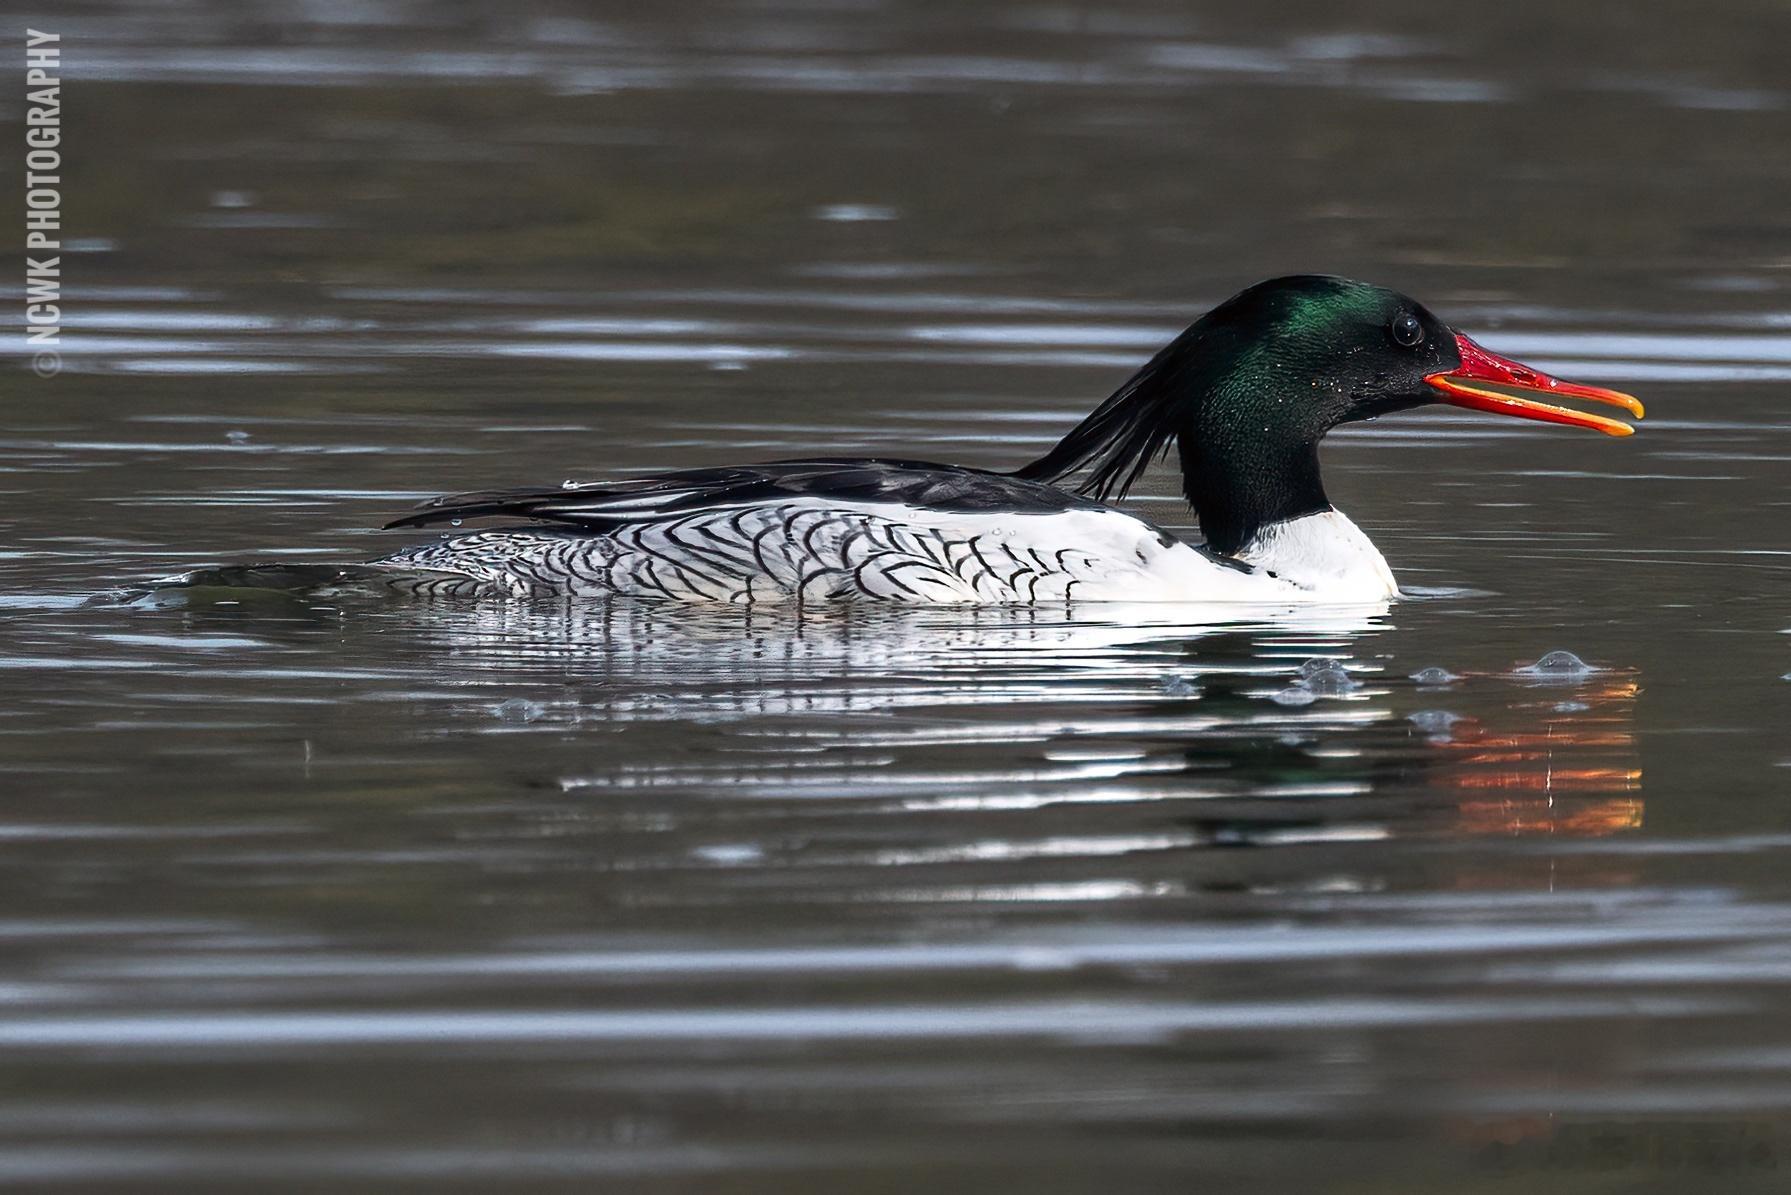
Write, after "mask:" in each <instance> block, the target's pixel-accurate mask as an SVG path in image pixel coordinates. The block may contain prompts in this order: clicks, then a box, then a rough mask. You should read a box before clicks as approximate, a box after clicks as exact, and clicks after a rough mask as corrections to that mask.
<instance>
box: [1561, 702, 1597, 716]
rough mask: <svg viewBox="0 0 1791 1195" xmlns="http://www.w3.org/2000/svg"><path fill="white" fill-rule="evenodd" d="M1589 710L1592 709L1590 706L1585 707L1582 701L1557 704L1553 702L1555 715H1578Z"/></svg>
mask: <svg viewBox="0 0 1791 1195" xmlns="http://www.w3.org/2000/svg"><path fill="white" fill-rule="evenodd" d="M1591 708H1592V707H1591V706H1589V705H1587V704H1586V703H1585V702H1583V701H1557V702H1555V712H1556V713H1557V714H1578V713H1582V712H1584V711H1586V710H1589V709H1591Z"/></svg>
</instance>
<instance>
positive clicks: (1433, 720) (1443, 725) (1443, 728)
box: [1406, 710, 1461, 735]
mask: <svg viewBox="0 0 1791 1195" xmlns="http://www.w3.org/2000/svg"><path fill="white" fill-rule="evenodd" d="M1406 721H1407V722H1410V723H1411V724H1412V725H1413V726H1416V727H1417V728H1418V729H1419V730H1422V731H1423V732H1424V733H1425V734H1442V735H1446V734H1448V733H1449V728H1450V727H1451V726H1454V725H1455V724H1456V723H1457V722H1459V721H1461V715H1460V714H1452V713H1450V712H1449V711H1448V710H1419V711H1418V712H1417V713H1415V714H1407V715H1406Z"/></svg>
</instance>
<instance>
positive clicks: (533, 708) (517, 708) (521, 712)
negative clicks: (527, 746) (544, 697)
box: [491, 697, 547, 722]
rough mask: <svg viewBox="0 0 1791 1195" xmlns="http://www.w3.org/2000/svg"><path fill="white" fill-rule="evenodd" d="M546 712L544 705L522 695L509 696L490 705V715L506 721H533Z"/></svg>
mask: <svg viewBox="0 0 1791 1195" xmlns="http://www.w3.org/2000/svg"><path fill="white" fill-rule="evenodd" d="M546 713H547V707H546V706H544V705H542V704H541V703H540V702H539V701H530V700H528V699H527V698H524V697H511V698H508V699H506V700H504V701H500V702H498V703H497V704H496V705H494V706H492V707H491V714H492V716H493V717H497V718H502V719H503V720H504V721H506V722H534V721H536V720H537V719H539V718H540V717H541V716H542V715H544V714H546Z"/></svg>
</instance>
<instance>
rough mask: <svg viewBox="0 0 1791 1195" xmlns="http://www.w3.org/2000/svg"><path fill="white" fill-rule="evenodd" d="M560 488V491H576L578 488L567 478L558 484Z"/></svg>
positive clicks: (576, 484)
mask: <svg viewBox="0 0 1791 1195" xmlns="http://www.w3.org/2000/svg"><path fill="white" fill-rule="evenodd" d="M560 488H561V489H562V490H576V489H577V488H578V483H577V482H576V481H573V480H572V479H571V478H570V477H568V478H567V479H566V480H565V481H562V482H561V483H560Z"/></svg>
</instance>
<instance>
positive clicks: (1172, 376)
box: [1014, 328, 1196, 502]
mask: <svg viewBox="0 0 1791 1195" xmlns="http://www.w3.org/2000/svg"><path fill="white" fill-rule="evenodd" d="M1195 334H1196V329H1194V328H1190V329H1189V330H1188V331H1186V332H1184V333H1182V334H1181V335H1180V336H1178V337H1176V338H1175V339H1174V340H1173V341H1171V342H1170V343H1169V344H1168V345H1166V346H1165V347H1164V348H1163V349H1162V350H1161V351H1159V352H1158V353H1157V355H1156V356H1154V357H1152V358H1151V359H1150V360H1149V361H1147V362H1145V364H1144V366H1143V367H1142V368H1141V369H1139V370H1138V372H1137V373H1135V374H1133V375H1132V376H1131V377H1130V378H1128V379H1126V382H1125V384H1124V385H1122V386H1121V387H1120V388H1119V389H1118V390H1115V391H1114V392H1113V394H1112V395H1111V396H1110V397H1109V398H1108V399H1107V401H1106V402H1104V403H1102V404H1101V405H1100V406H1099V407H1096V408H1095V410H1094V413H1093V414H1091V415H1090V416H1089V417H1088V418H1086V419H1084V420H1083V421H1082V422H1081V423H1079V424H1077V425H1076V426H1075V428H1074V429H1072V430H1071V431H1070V433H1069V434H1068V435H1067V436H1065V437H1064V438H1063V439H1062V440H1060V441H1058V443H1057V446H1056V447H1055V448H1053V449H1051V451H1050V452H1047V453H1046V454H1045V455H1044V456H1041V457H1040V458H1039V459H1038V460H1036V461H1033V462H1032V463H1031V464H1029V465H1024V466H1022V467H1021V468H1019V469H1016V470H1015V471H1014V476H1015V477H1020V478H1024V479H1025V480H1027V481H1043V482H1057V481H1061V480H1062V479H1063V478H1065V477H1068V476H1070V475H1071V474H1072V473H1075V472H1077V471H1078V470H1081V469H1084V468H1086V469H1087V470H1088V476H1087V477H1086V478H1084V479H1083V481H1082V484H1081V485H1079V486H1077V487H1076V488H1077V491H1078V492H1079V493H1084V494H1090V495H1093V496H1094V497H1095V498H1097V499H1099V500H1100V501H1103V502H1106V501H1109V500H1111V499H1115V498H1124V497H1125V496H1126V493H1127V492H1128V491H1129V490H1131V488H1132V487H1133V486H1134V485H1136V484H1137V482H1138V479H1139V478H1140V477H1142V476H1144V471H1145V470H1146V469H1148V468H1150V465H1151V462H1152V461H1154V460H1156V459H1157V458H1158V457H1160V456H1162V455H1163V453H1164V452H1166V451H1167V450H1168V448H1169V439H1170V437H1171V436H1173V435H1175V434H1176V429H1177V418H1178V416H1179V414H1180V412H1179V411H1178V409H1177V408H1178V407H1179V405H1180V402H1179V397H1180V396H1181V395H1182V394H1183V393H1184V388H1183V387H1180V386H1178V385H1177V384H1176V382H1177V375H1178V374H1179V373H1180V372H1181V371H1182V369H1183V368H1185V365H1186V362H1187V360H1188V355H1189V354H1188V350H1189V347H1190V345H1189V343H1188V342H1189V341H1190V340H1191V339H1192V338H1193V337H1194V335H1195Z"/></svg>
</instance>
